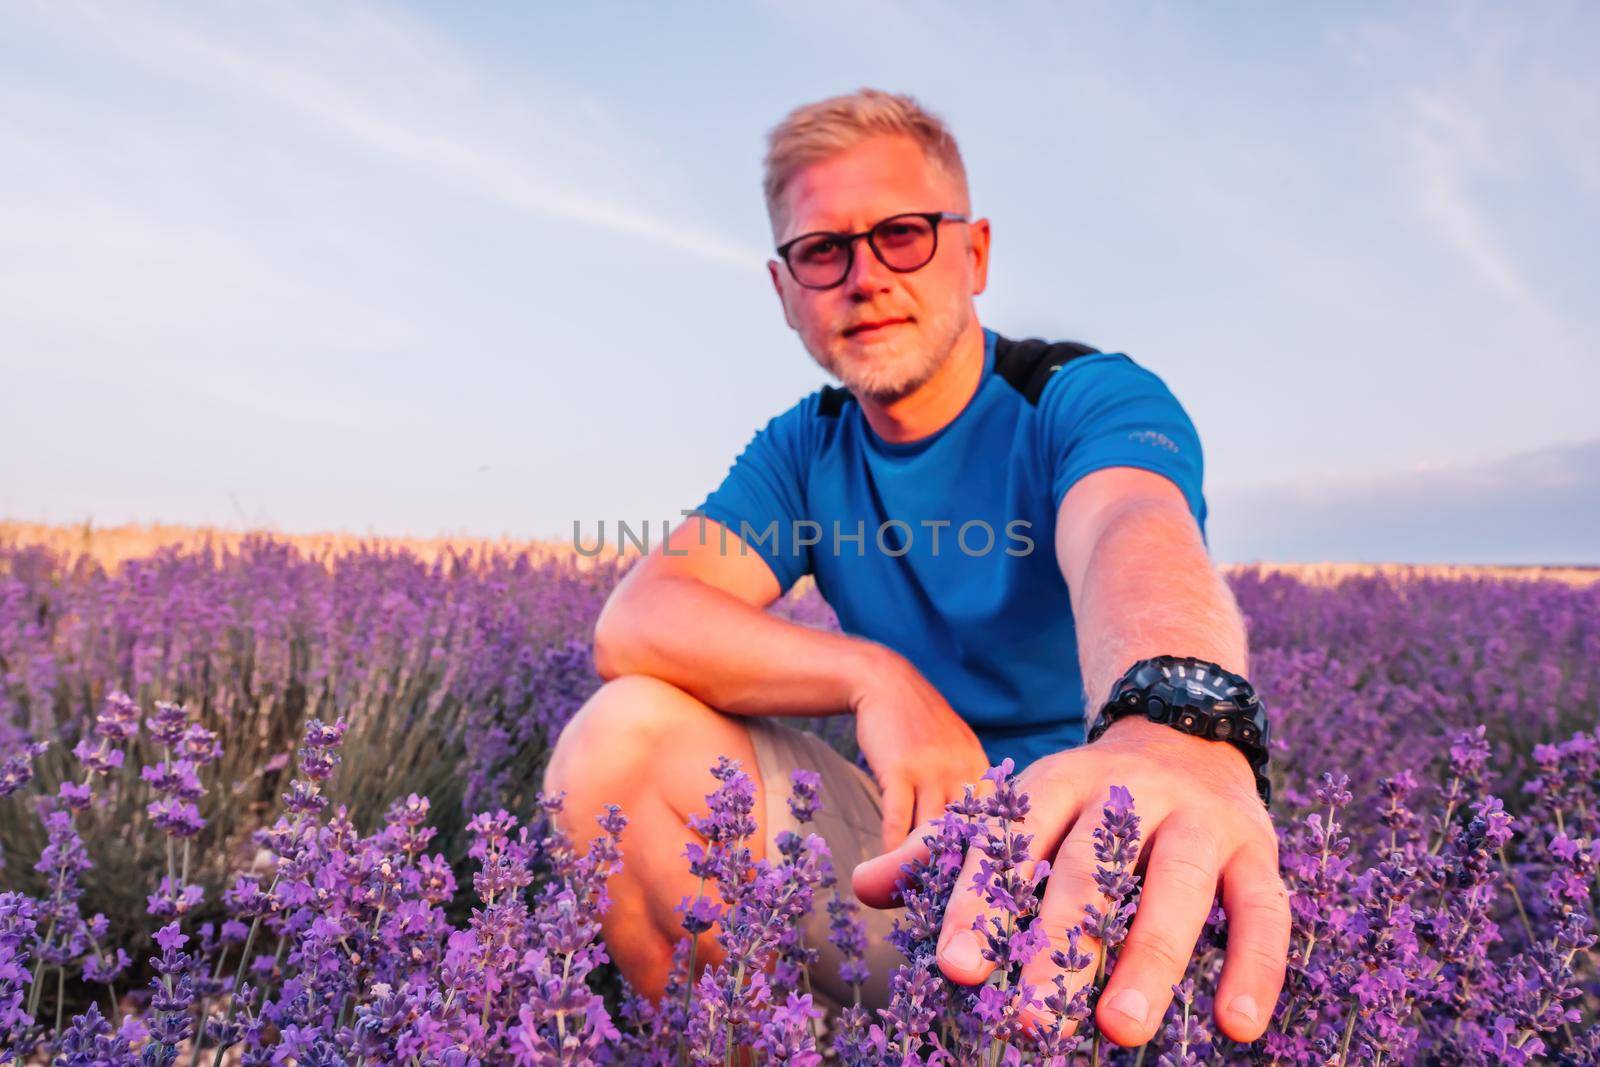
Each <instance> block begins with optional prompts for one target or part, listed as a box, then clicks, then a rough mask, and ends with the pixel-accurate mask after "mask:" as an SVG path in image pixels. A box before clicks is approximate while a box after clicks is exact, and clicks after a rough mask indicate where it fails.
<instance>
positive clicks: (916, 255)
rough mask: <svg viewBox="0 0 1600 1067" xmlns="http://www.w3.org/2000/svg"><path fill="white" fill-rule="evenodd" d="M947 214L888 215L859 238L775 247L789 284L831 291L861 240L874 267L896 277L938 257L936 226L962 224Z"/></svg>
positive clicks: (840, 236) (836, 236)
mask: <svg viewBox="0 0 1600 1067" xmlns="http://www.w3.org/2000/svg"><path fill="white" fill-rule="evenodd" d="M966 221H967V217H966V216H965V215H954V214H951V213H950V212H948V211H908V212H905V213H904V214H901V215H891V216H890V217H888V218H886V219H884V220H883V221H882V222H880V223H878V224H877V225H876V226H874V227H872V229H870V230H862V231H861V232H860V233H830V232H828V231H826V230H819V231H817V232H816V233H803V234H801V235H800V236H799V237H796V238H794V239H793V240H789V241H785V242H784V243H783V244H781V245H779V246H778V255H779V256H781V257H782V258H783V261H784V262H785V263H787V264H788V265H789V273H790V274H791V275H793V276H794V280H795V281H797V282H799V283H800V284H801V285H803V286H805V287H806V288H807V289H832V288H833V287H834V286H836V285H838V284H839V283H841V282H843V281H844V280H845V278H847V277H849V275H850V268H851V267H852V266H854V265H855V259H856V241H857V240H858V239H859V238H862V237H865V238H866V239H867V244H868V245H869V246H870V247H871V248H872V254H873V255H875V256H877V257H878V262H879V263H882V264H883V265H884V266H885V267H888V268H889V269H890V270H892V271H895V272H897V273H899V274H909V273H911V272H912V271H914V270H920V269H922V268H923V267H926V266H927V265H928V263H929V262H930V261H932V259H933V257H934V253H936V252H938V251H939V223H941V222H966Z"/></svg>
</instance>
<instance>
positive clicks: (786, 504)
mask: <svg viewBox="0 0 1600 1067" xmlns="http://www.w3.org/2000/svg"><path fill="white" fill-rule="evenodd" d="M810 399H811V398H808V400H804V401H801V402H800V403H799V404H797V405H795V406H794V407H793V408H791V409H789V410H788V411H786V412H784V413H783V414H782V415H779V416H777V417H775V418H773V419H771V420H770V421H768V423H767V425H766V426H764V427H763V428H761V429H760V430H757V431H756V433H755V436H754V437H752V438H751V439H750V443H749V444H747V445H745V447H744V450H743V451H742V452H740V453H739V455H738V458H737V459H735V460H734V461H733V466H732V467H730V468H729V469H728V473H727V476H726V477H724V478H723V479H722V484H721V485H719V486H718V487H717V488H716V489H714V490H712V492H711V493H710V495H709V496H707V497H706V498H705V500H704V502H702V503H701V504H700V506H699V507H697V508H696V509H695V510H696V511H697V512H699V513H700V514H702V515H705V516H706V517H707V518H709V519H715V520H716V521H717V522H719V523H721V524H722V525H723V526H725V527H727V528H728V532H729V533H731V534H733V535H736V536H737V537H739V539H740V540H741V541H742V542H743V543H744V548H743V549H739V548H736V547H734V546H735V542H734V541H733V539H732V538H731V537H730V538H729V539H728V548H727V550H728V551H729V552H735V551H745V552H750V553H754V554H755V555H759V556H760V557H761V558H762V559H764V560H765V561H766V563H767V566H768V567H770V568H772V574H773V576H774V577H775V578H777V579H778V585H779V587H780V595H781V594H782V593H787V592H788V591H789V589H790V587H791V586H793V585H794V583H795V582H797V581H799V579H800V576H801V575H803V574H806V573H808V572H809V571H810V570H811V548H810V546H809V544H803V543H802V544H797V543H796V542H797V540H798V541H802V542H803V541H806V540H808V538H798V539H797V538H796V536H795V532H796V531H795V527H796V524H797V523H800V522H801V521H802V520H805V519H806V518H807V517H808V516H807V514H806V492H805V486H806V472H807V469H808V467H809V459H810V456H809V452H808V451H807V434H806V429H807V423H808V412H807V406H808V404H809V403H810Z"/></svg>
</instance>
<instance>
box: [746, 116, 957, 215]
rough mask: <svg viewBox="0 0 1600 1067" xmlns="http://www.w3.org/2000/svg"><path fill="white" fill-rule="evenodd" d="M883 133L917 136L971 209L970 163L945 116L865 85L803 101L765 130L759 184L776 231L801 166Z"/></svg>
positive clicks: (933, 163) (933, 161) (925, 151)
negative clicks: (787, 193)
mask: <svg viewBox="0 0 1600 1067" xmlns="http://www.w3.org/2000/svg"><path fill="white" fill-rule="evenodd" d="M881 134H899V135H901V136H905V137H910V138H911V139H912V140H914V141H916V142H917V144H918V145H920V146H921V147H922V151H923V154H924V155H925V156H926V157H927V159H928V162H929V163H931V164H932V165H933V166H934V167H935V168H936V169H937V170H938V171H940V172H941V173H942V174H943V175H944V176H945V177H946V178H948V179H949V180H950V181H951V182H952V183H953V184H954V185H955V187H956V189H957V190H958V192H959V193H960V195H961V204H960V207H961V210H963V211H968V210H970V201H969V194H968V191H967V168H966V166H965V164H963V163H962V162H961V150H960V148H958V147H957V146H956V138H955V135H954V134H952V133H951V132H950V128H949V127H948V126H946V125H945V124H944V120H943V119H941V118H939V116H937V115H935V114H933V113H932V112H930V111H928V110H927V109H926V108H924V107H923V106H922V105H921V104H919V103H918V102H917V101H916V99H915V98H914V97H911V96H906V95H903V94H900V93H886V92H883V91H882V90H880V89H868V88H861V89H857V90H856V91H855V92H853V93H846V94H844V95H842V96H831V97H829V98H828V99H826V100H818V101H816V102H815V103H811V104H802V105H801V106H800V107H797V108H795V109H794V110H793V111H791V112H789V114H788V115H786V116H784V119H783V121H782V122H780V123H778V124H777V125H776V126H774V127H773V128H772V129H771V130H770V131H769V132H768V133H767V156H766V159H765V160H764V162H763V165H762V171H763V176H762V181H761V186H762V191H763V192H764V193H765V194H766V198H767V217H768V218H769V219H770V220H771V221H772V228H773V234H774V236H777V233H778V208H779V204H780V203H781V202H782V200H783V193H784V190H786V189H787V188H788V187H789V183H790V182H791V181H792V180H793V179H794V176H795V175H796V174H797V173H799V171H801V170H802V169H803V168H805V167H807V166H810V165H811V164H812V163H816V162H818V161H819V160H823V159H827V158H828V157H829V156H833V155H836V154H837V153H839V152H843V151H845V150H847V149H850V148H854V147H855V146H856V145H858V144H860V143H861V142H862V141H864V140H866V139H867V138H869V137H873V136H878V135H881Z"/></svg>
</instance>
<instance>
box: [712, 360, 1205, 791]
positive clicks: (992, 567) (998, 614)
mask: <svg viewBox="0 0 1600 1067" xmlns="http://www.w3.org/2000/svg"><path fill="white" fill-rule="evenodd" d="M983 333H984V369H983V377H982V378H981V379H980V382H979V386H978V389H977V391H976V392H975V393H974V394H973V396H972V397H971V399H970V400H969V401H968V402H967V405H966V406H965V407H964V408H962V410H961V413H960V414H959V415H957V416H956V418H955V419H954V420H953V421H952V422H951V423H950V424H949V425H947V426H945V427H944V428H943V429H941V430H938V431H937V432H935V433H932V434H929V435H928V436H927V437H924V438H922V439H921V440H918V441H911V442H907V443H893V442H888V441H884V440H883V439H882V438H880V437H879V436H878V435H877V433H876V432H875V431H874V430H873V429H872V428H871V426H869V425H868V423H867V420H866V418H865V417H864V416H863V415H862V413H861V408H860V405H859V404H857V403H856V402H855V400H854V398H853V397H851V396H850V394H849V393H848V392H847V391H845V390H843V389H839V388H836V387H831V386H830V387H825V388H823V389H819V390H818V391H816V392H814V393H812V394H811V395H810V396H808V397H806V398H805V399H803V400H801V401H800V402H799V403H798V404H796V405H795V406H794V407H792V408H790V409H789V410H788V411H786V412H784V413H783V414H781V415H779V416H777V417H776V418H774V419H772V420H771V421H769V422H768V423H767V425H766V427H765V428H764V429H761V430H759V431H757V433H756V435H755V437H754V438H753V439H752V440H751V442H750V443H749V445H747V446H746V447H745V449H744V451H743V452H741V453H740V454H739V457H738V459H737V460H736V461H735V462H734V464H733V467H732V468H731V469H730V470H729V471H728V475H727V477H726V478H725V479H723V482H722V484H721V486H719V487H718V488H717V489H716V490H715V491H714V492H712V493H711V494H710V495H709V496H708V497H707V498H706V499H705V502H704V503H703V504H701V505H700V507H699V508H698V509H696V510H697V511H699V512H700V513H702V514H704V515H705V516H707V517H708V518H711V519H715V520H716V521H717V522H719V523H721V524H722V525H723V526H725V527H727V528H728V530H729V532H730V534H731V535H735V536H730V537H728V538H727V550H728V551H730V552H736V551H741V550H743V551H748V552H753V553H756V554H759V555H760V556H761V557H762V559H764V560H765V561H766V562H767V564H768V566H770V567H771V568H772V573H773V574H774V575H775V576H776V577H777V579H778V584H779V585H780V586H781V587H782V588H783V589H784V590H785V591H787V590H788V589H789V588H790V587H791V586H793V585H794V583H795V581H796V580H797V579H799V578H800V576H801V575H803V574H808V573H809V574H814V575H815V576H816V582H817V587H818V589H819V590H820V592H821V593H822V595H823V597H824V598H826V599H827V601H828V603H829V604H830V605H831V606H832V607H833V609H834V611H835V612H836V613H837V614H838V616H839V624H840V626H841V627H842V628H843V629H844V631H845V632H846V633H850V634H858V635H860V636H862V637H866V638H869V639H871V640H874V641H878V642H880V643H882V644H885V645H887V646H889V647H890V648H892V649H894V650H896V651H897V652H899V653H900V654H902V655H904V656H905V657H906V658H907V659H909V660H910V661H911V662H912V663H913V664H914V665H915V666H916V667H917V668H918V669H919V670H920V671H921V672H922V674H923V675H924V676H925V677H926V678H927V679H928V680H929V681H930V682H931V683H932V684H933V685H934V686H935V687H936V688H937V689H938V690H939V692H940V693H941V694H943V695H944V698H945V699H946V700H948V701H949V702H950V706H951V707H952V708H954V709H955V711H956V712H957V713H958V714H959V715H961V717H962V718H964V719H965V720H966V721H967V722H968V723H969V724H971V726H972V728H973V731H974V732H975V733H976V734H977V735H978V739H979V740H980V741H981V742H982V743H983V747H984V751H985V752H986V754H987V755H988V758H989V760H990V762H991V764H998V763H999V762H1000V761H1001V760H1002V759H1004V758H1005V757H1007V756H1010V757H1011V758H1012V759H1013V760H1015V761H1016V766H1017V767H1018V768H1019V769H1020V768H1022V767H1025V766H1027V765H1028V764H1029V763H1031V762H1032V761H1033V760H1035V759H1037V758H1039V757H1040V756H1044V755H1047V754H1049V753H1051V752H1056V751H1059V750H1061V749H1064V748H1070V747H1072V746H1074V745H1078V744H1081V743H1082V742H1083V735H1084V695H1083V675H1082V671H1081V670H1080V667H1079V662H1078V638H1077V630H1076V627H1075V625H1074V623H1073V617H1072V604H1071V600H1070V598H1069V596H1068V590H1067V583H1066V579H1065V578H1063V577H1062V575H1061V569H1060V567H1059V566H1058V565H1057V563H1056V555H1055V520H1056V511H1057V508H1058V507H1059V506H1060V504H1061V498H1062V497H1063V496H1065V495H1066V493H1067V490H1068V489H1070V488H1071V487H1072V485H1073V483H1074V482H1076V481H1077V480H1078V479H1079V478H1082V477H1083V476H1084V475H1085V474H1088V473H1089V472H1091V471H1096V470H1100V469H1101V468H1103V467H1139V468H1142V469H1144V470H1149V471H1154V472H1156V473H1158V474H1163V475H1165V476H1166V477H1168V478H1170V479H1171V480H1172V481H1173V482H1174V483H1175V484H1176V485H1177V486H1178V488H1179V489H1181V490H1182V491H1183V495H1184V498H1185V499H1186V500H1187V501H1188V502H1189V509H1190V511H1191V512H1192V513H1193V514H1194V516H1195V520H1196V522H1197V524H1198V525H1199V527H1200V530H1201V536H1202V538H1204V536H1205V518H1206V503H1205V498H1204V496H1202V494H1201V474H1202V462H1201V454H1200V439H1199V436H1198V435H1197V434H1196V433H1195V429H1194V425H1193V423H1191V422H1190V421H1189V416H1188V415H1187V413H1185V411H1184V410H1183V407H1182V406H1181V405H1180V404H1179V403H1178V401H1177V399H1176V398H1175V397H1174V396H1173V395H1172V393H1171V392H1170V391H1169V390H1168V389H1167V387H1166V385H1165V384H1164V383H1163V382H1162V381H1161V379H1160V378H1158V377H1157V376H1156V375H1155V374H1153V373H1152V372H1150V371H1148V370H1146V369H1145V368H1143V367H1141V366H1139V365H1138V364H1137V363H1135V362H1134V361H1133V360H1132V359H1129V358H1128V357H1127V356H1126V355H1123V354H1121V353H1105V352H1096V351H1094V350H1093V349H1088V348H1084V347H1082V346H1072V345H1070V344H1068V345H1058V346H1055V347H1054V348H1051V349H1049V350H1048V351H1045V348H1046V346H1044V345H1043V344H1042V343H1041V342H1036V341H1025V342H1016V343H1013V342H1011V341H1009V340H1007V339H1004V338H1002V337H1000V336H999V335H998V334H996V333H995V332H994V331H992V330H989V329H985V330H984V331H983ZM997 344H998V345H999V346H1001V348H1002V354H1003V357H1004V359H1003V364H1002V367H1001V370H998V371H997V362H996V351H997ZM1069 349H1070V350H1072V351H1071V353H1070V355H1071V358H1066V361H1065V362H1061V360H1062V358H1063V356H1062V353H1063V352H1064V351H1066V350H1069ZM1056 363H1059V364H1060V365H1059V366H1058V367H1055V369H1054V371H1052V365H1054V364H1056ZM1002 371H1003V373H1002ZM1030 397H1032V398H1033V399H1030ZM741 540H742V542H743V548H742V549H741V547H740V541H741Z"/></svg>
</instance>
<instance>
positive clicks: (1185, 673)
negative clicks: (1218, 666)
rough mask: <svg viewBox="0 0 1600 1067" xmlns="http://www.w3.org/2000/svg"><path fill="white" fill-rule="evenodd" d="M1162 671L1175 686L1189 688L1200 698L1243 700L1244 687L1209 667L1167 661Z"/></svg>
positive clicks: (1226, 700)
mask: <svg viewBox="0 0 1600 1067" xmlns="http://www.w3.org/2000/svg"><path fill="white" fill-rule="evenodd" d="M1161 673H1162V674H1163V675H1165V676H1166V679H1167V683H1168V684H1169V685H1171V686H1173V687H1174V688H1181V689H1187V690H1188V691H1189V693H1190V694H1191V695H1193V696H1194V697H1196V698H1198V699H1200V700H1212V701H1222V702H1227V703H1230V704H1231V703H1234V702H1235V701H1242V699H1243V697H1244V689H1243V688H1242V687H1241V686H1239V685H1237V684H1235V683H1233V682H1230V681H1228V680H1227V679H1226V678H1224V677H1223V676H1222V675H1220V674H1218V673H1217V672H1216V671H1214V670H1212V669H1211V668H1209V667H1191V666H1187V665H1185V664H1182V663H1166V664H1162V666H1161Z"/></svg>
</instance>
